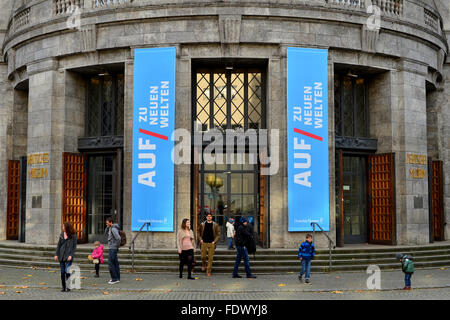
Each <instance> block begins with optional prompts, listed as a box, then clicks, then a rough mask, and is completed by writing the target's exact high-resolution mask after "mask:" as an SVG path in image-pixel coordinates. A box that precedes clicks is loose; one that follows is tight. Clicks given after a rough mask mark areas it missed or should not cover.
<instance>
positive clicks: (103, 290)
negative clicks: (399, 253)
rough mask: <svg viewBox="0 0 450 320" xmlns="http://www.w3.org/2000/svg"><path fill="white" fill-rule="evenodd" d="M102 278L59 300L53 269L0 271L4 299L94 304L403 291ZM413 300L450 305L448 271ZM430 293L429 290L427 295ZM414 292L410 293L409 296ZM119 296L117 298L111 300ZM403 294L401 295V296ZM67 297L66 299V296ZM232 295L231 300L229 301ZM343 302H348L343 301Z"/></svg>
mask: <svg viewBox="0 0 450 320" xmlns="http://www.w3.org/2000/svg"><path fill="white" fill-rule="evenodd" d="M102 268H103V272H102V273H101V275H100V278H94V277H93V276H94V275H93V274H92V273H82V274H81V290H74V291H73V292H71V293H69V294H70V295H71V296H70V297H69V296H68V295H67V294H66V295H65V296H61V293H60V292H59V289H60V278H59V272H58V271H56V270H50V269H36V270H34V269H31V268H7V267H0V299H8V298H9V299H11V298H12V297H15V299H26V298H27V297H33V296H34V297H35V298H36V297H37V298H40V299H65V298H70V299H72V298H73V299H84V298H86V299H90V297H92V296H95V297H97V298H98V297H102V296H103V298H113V299H115V298H125V299H126V298H133V297H135V298H139V297H142V296H143V295H145V294H146V295H147V298H158V299H216V298H217V296H221V297H222V299H228V298H231V297H233V298H237V296H239V297H240V298H241V299H246V298H247V299H277V298H281V297H284V298H283V299H301V295H299V294H313V293H327V294H334V295H336V294H346V293H352V294H355V293H360V294H361V293H366V294H371V295H372V294H375V296H376V295H377V294H378V295H379V296H380V297H379V298H383V295H380V292H385V291H386V292H387V291H397V290H399V289H401V288H403V286H404V283H403V274H402V272H401V271H382V273H381V290H377V291H373V290H369V289H368V288H367V279H368V277H369V276H370V275H369V274H366V273H361V272H346V273H331V274H312V283H311V284H304V283H300V282H299V281H298V279H297V274H296V273H290V274H281V275H276V274H260V275H258V278H257V279H253V280H252V279H246V278H245V276H244V278H242V279H232V278H231V274H230V275H224V274H213V276H212V277H210V278H208V277H206V276H205V274H204V273H199V274H195V277H197V278H198V279H197V280H188V279H186V278H183V279H179V278H178V276H177V275H176V274H161V273H158V274H148V273H147V274H132V273H122V279H121V282H120V283H119V284H116V285H109V284H108V283H107V282H108V280H109V273H107V272H105V271H106V270H107V266H105V265H103V266H102ZM412 283H413V288H414V289H415V290H413V291H416V292H415V293H414V294H415V295H416V296H417V298H420V294H419V290H417V289H439V294H438V295H437V298H440V299H450V269H448V268H441V269H422V270H417V271H416V272H415V274H414V276H413V278H412ZM425 291H426V290H425ZM411 292H412V291H411ZM113 294H115V295H116V296H112V295H113ZM402 294H403V293H402ZM62 295H64V293H62ZM227 295H228V296H227ZM342 298H344V297H342Z"/></svg>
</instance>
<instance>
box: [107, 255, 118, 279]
mask: <svg viewBox="0 0 450 320" xmlns="http://www.w3.org/2000/svg"><path fill="white" fill-rule="evenodd" d="M118 251H119V249H109V253H108V265H109V273H110V274H111V280H112V281H117V280H119V281H120V267H119V258H118V257H117V253H118Z"/></svg>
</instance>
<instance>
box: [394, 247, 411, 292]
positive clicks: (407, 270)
mask: <svg viewBox="0 0 450 320" xmlns="http://www.w3.org/2000/svg"><path fill="white" fill-rule="evenodd" d="M396 258H397V259H398V260H400V262H401V264H402V271H403V273H404V274H405V287H404V288H403V290H411V277H412V275H413V273H414V262H413V257H412V256H411V255H403V254H401V253H397V254H396Z"/></svg>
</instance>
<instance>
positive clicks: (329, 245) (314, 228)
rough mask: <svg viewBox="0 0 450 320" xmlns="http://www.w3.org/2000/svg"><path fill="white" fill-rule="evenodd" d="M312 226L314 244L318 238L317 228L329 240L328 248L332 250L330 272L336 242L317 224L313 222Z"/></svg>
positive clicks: (330, 253) (329, 257)
mask: <svg viewBox="0 0 450 320" xmlns="http://www.w3.org/2000/svg"><path fill="white" fill-rule="evenodd" d="M311 226H312V227H313V242H314V240H315V238H316V226H317V227H319V229H320V231H322V233H323V234H324V235H325V237H327V238H328V248H329V250H330V252H329V256H328V259H329V262H330V271H331V270H332V257H333V254H332V251H331V247H333V249H335V248H336V245H335V243H334V241H333V240H331V238H330V237H329V236H328V233H326V232H325V231H323V229H322V227H321V226H320V225H319V224H318V223H317V222H311Z"/></svg>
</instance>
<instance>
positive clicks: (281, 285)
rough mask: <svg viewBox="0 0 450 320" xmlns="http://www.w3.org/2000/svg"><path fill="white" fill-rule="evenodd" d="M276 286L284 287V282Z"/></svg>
mask: <svg viewBox="0 0 450 320" xmlns="http://www.w3.org/2000/svg"><path fill="white" fill-rule="evenodd" d="M278 286H279V287H286V284H285V283H280V284H279V285H278Z"/></svg>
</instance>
